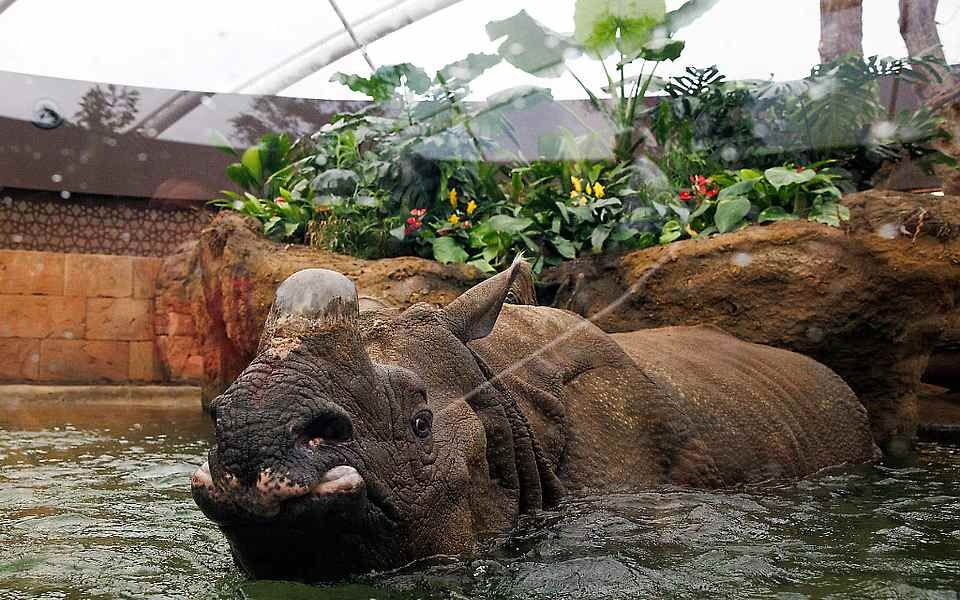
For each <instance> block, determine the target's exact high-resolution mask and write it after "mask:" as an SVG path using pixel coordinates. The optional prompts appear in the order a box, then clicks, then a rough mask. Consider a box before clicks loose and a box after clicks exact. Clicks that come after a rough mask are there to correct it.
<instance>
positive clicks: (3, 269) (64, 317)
mask: <svg viewBox="0 0 960 600" xmlns="http://www.w3.org/2000/svg"><path fill="white" fill-rule="evenodd" d="M159 268H160V259H159V258H154V257H139V256H108V255H98V254H60V253H53V252H32V251H23V250H0V382H59V383H127V382H141V383H146V382H162V381H169V380H190V379H192V378H195V377H198V376H199V371H198V369H202V366H201V362H200V359H199V357H188V358H187V359H185V361H184V365H183V371H184V372H182V373H176V374H172V375H171V373H169V372H167V371H168V369H165V368H161V367H162V366H161V365H160V363H159V360H158V356H157V351H156V336H155V331H154V296H155V292H154V283H155V281H156V277H157V271H158V270H159ZM189 361H192V362H191V363H190V364H187V363H188V362H189Z"/></svg>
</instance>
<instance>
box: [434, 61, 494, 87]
mask: <svg viewBox="0 0 960 600" xmlns="http://www.w3.org/2000/svg"><path fill="white" fill-rule="evenodd" d="M500 60H501V58H500V57H499V56H497V55H496V54H475V53H470V54H468V55H467V57H466V58H464V59H463V60H458V61H457V62H452V63H450V64H449V65H447V66H445V67H443V68H442V69H440V70H439V71H437V78H438V79H442V80H443V81H444V82H447V83H450V82H457V83H461V84H463V83H468V82H470V81H473V80H474V79H476V78H477V77H479V76H480V75H481V74H482V73H483V72H484V71H486V70H487V69H489V68H490V67H492V66H494V65H496V64H497V63H499V62H500Z"/></svg>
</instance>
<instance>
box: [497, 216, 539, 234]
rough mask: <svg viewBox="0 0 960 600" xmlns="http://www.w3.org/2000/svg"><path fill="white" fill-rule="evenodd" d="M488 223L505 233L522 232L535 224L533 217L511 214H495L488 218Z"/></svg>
mask: <svg viewBox="0 0 960 600" xmlns="http://www.w3.org/2000/svg"><path fill="white" fill-rule="evenodd" d="M487 224H489V225H490V227H491V228H492V229H493V230H494V231H502V232H505V233H520V232H521V231H523V230H524V229H526V228H527V227H530V225H532V224H533V220H532V219H527V218H517V217H511V216H510V215H495V216H493V217H490V218H489V219H488V220H487Z"/></svg>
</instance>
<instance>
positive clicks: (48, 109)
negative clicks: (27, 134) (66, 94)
mask: <svg viewBox="0 0 960 600" xmlns="http://www.w3.org/2000/svg"><path fill="white" fill-rule="evenodd" d="M30 122H31V123H33V125H34V127H38V128H40V129H56V128H57V127H60V126H61V125H63V115H62V113H61V112H60V106H59V105H57V103H56V102H54V101H53V100H51V99H49V98H41V99H40V100H37V102H36V104H34V105H33V115H32V116H31V118H30Z"/></svg>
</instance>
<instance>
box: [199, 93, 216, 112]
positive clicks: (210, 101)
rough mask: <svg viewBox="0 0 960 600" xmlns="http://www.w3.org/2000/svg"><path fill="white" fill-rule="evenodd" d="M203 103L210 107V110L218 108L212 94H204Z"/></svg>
mask: <svg viewBox="0 0 960 600" xmlns="http://www.w3.org/2000/svg"><path fill="white" fill-rule="evenodd" d="M200 103H201V104H203V105H204V106H206V107H207V108H209V109H210V110H215V109H216V108H217V103H216V102H214V101H213V98H211V97H210V96H204V97H203V100H201V101H200Z"/></svg>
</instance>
